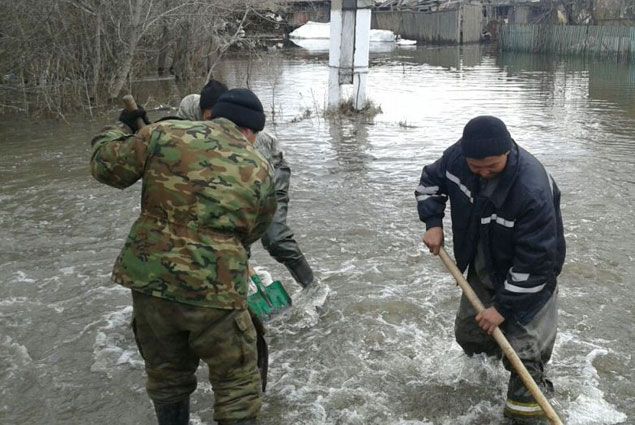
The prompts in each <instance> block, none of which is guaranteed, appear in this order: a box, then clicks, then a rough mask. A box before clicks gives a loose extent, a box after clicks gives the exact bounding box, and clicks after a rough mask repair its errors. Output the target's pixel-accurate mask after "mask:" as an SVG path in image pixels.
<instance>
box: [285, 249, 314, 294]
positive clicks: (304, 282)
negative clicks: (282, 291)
mask: <svg viewBox="0 0 635 425" xmlns="http://www.w3.org/2000/svg"><path fill="white" fill-rule="evenodd" d="M285 266H286V268H287V270H289V273H291V276H293V279H295V281H296V282H298V283H299V284H300V286H302V288H307V287H309V286H310V285H311V284H312V283H313V270H311V266H309V263H308V262H307V261H306V258H305V257H304V255H303V256H302V257H300V258H299V259H297V260H295V261H292V262H291V261H290V262H288V263H286V264H285Z"/></svg>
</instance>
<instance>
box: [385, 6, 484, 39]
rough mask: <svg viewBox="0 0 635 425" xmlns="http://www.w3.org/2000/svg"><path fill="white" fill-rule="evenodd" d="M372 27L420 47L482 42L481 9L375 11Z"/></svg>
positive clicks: (465, 7)
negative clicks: (431, 44)
mask: <svg viewBox="0 0 635 425" xmlns="http://www.w3.org/2000/svg"><path fill="white" fill-rule="evenodd" d="M372 27H373V28H378V29H385V30H391V31H393V32H394V33H396V34H399V35H401V37H402V38H408V39H414V40H417V41H420V42H423V43H433V44H460V43H475V42H478V41H479V40H480V38H481V30H482V7H481V6H480V5H472V4H466V5H463V6H462V7H459V8H457V9H454V10H444V11H440V12H407V11H385V12H384V11H374V12H373V17H372Z"/></svg>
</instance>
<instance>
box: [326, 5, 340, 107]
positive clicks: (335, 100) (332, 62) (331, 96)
mask: <svg viewBox="0 0 635 425" xmlns="http://www.w3.org/2000/svg"><path fill="white" fill-rule="evenodd" d="M338 3H339V4H338ZM338 6H339V7H338ZM330 31H331V35H330V42H329V91H328V107H329V108H331V107H336V106H338V105H339V103H340V98H341V95H342V89H341V86H340V57H341V54H340V53H341V52H340V49H341V46H342V3H341V2H337V1H334V2H332V3H331V24H330Z"/></svg>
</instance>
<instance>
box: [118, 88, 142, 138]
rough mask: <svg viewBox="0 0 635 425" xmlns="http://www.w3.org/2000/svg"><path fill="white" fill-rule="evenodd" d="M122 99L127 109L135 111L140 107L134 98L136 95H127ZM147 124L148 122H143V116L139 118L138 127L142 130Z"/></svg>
mask: <svg viewBox="0 0 635 425" xmlns="http://www.w3.org/2000/svg"><path fill="white" fill-rule="evenodd" d="M121 100H122V101H123V104H124V106H125V108H126V110H127V111H130V112H134V111H136V110H137V109H139V107H138V106H137V102H136V101H135V100H134V97H132V95H131V94H127V95H125V96H124V97H122V98H121ZM145 126H146V123H145V122H143V120H142V119H141V118H137V128H138V129H139V130H141V129H142V128H143V127H145Z"/></svg>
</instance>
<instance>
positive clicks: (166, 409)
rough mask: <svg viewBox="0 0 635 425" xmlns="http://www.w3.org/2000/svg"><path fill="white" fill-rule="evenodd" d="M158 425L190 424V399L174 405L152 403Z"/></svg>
mask: <svg viewBox="0 0 635 425" xmlns="http://www.w3.org/2000/svg"><path fill="white" fill-rule="evenodd" d="M154 411H155V412H156V414H157V421H158V422H159V425H188V424H189V423H190V399H189V398H186V399H184V400H181V401H177V402H175V403H158V402H154Z"/></svg>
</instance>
